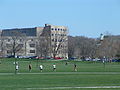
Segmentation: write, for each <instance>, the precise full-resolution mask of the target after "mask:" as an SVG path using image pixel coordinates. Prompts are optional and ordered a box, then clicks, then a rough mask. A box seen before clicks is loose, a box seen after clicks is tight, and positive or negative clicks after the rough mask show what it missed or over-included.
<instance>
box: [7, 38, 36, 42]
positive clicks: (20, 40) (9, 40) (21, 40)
mask: <svg viewBox="0 0 120 90" xmlns="http://www.w3.org/2000/svg"><path fill="white" fill-rule="evenodd" d="M7 41H8V42H11V41H13V40H12V39H8V40H7ZM18 41H19V42H23V41H24V40H23V39H19V40H18ZM30 41H34V39H30Z"/></svg>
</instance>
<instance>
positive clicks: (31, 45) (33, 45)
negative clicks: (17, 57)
mask: <svg viewBox="0 0 120 90" xmlns="http://www.w3.org/2000/svg"><path fill="white" fill-rule="evenodd" d="M12 46H13V45H12V44H6V47H12ZM23 46H24V45H23V44H18V47H23ZM29 46H30V47H35V44H29Z"/></svg>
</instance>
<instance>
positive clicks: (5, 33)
mask: <svg viewBox="0 0 120 90" xmlns="http://www.w3.org/2000/svg"><path fill="white" fill-rule="evenodd" d="M67 34H68V29H67V27H64V26H54V25H50V24H45V26H44V27H34V28H16V29H4V30H2V32H1V41H0V45H1V48H0V51H1V52H2V55H4V56H6V55H15V56H38V57H63V58H68V37H67Z"/></svg>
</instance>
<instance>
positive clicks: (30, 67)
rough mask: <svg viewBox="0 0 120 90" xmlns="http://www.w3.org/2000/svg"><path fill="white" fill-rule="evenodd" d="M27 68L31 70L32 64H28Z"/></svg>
mask: <svg viewBox="0 0 120 90" xmlns="http://www.w3.org/2000/svg"><path fill="white" fill-rule="evenodd" d="M28 68H29V72H31V70H32V65H31V64H29V66H28Z"/></svg>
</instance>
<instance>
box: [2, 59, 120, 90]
mask: <svg viewBox="0 0 120 90" xmlns="http://www.w3.org/2000/svg"><path fill="white" fill-rule="evenodd" d="M14 61H15V60H14V59H1V64H0V90H120V63H106V64H105V66H104V65H103V64H102V63H101V62H81V61H69V62H68V64H67V65H66V64H65V63H66V61H50V60H49V61H47V60H42V61H41V60H24V59H16V61H17V62H18V64H19V71H18V72H17V74H15V66H14V64H13V62H14ZM29 63H31V64H32V71H31V72H29V70H28V65H29ZM74 63H76V65H77V70H78V71H77V72H75V71H74V70H73V66H74ZM40 64H42V65H43V72H40V70H39V68H38V66H39V65H40ZM53 64H56V67H57V69H56V71H55V72H54V71H53V67H52V65H53Z"/></svg>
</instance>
